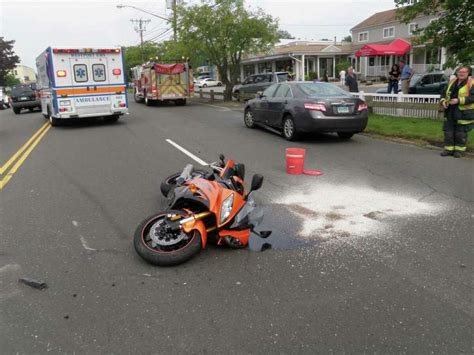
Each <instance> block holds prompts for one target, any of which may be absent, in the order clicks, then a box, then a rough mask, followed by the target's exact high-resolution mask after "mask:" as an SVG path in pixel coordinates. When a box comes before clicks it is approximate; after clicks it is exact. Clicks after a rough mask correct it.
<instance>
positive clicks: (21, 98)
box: [20, 96, 28, 101]
mask: <svg viewBox="0 0 474 355" xmlns="http://www.w3.org/2000/svg"><path fill="white" fill-rule="evenodd" d="M20 100H21V101H26V100H28V98H27V97H25V96H22V97H20Z"/></svg>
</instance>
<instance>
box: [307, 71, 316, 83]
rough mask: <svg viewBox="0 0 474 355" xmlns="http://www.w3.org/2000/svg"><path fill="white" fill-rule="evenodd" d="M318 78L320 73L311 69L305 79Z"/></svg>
mask: <svg viewBox="0 0 474 355" xmlns="http://www.w3.org/2000/svg"><path fill="white" fill-rule="evenodd" d="M317 78H318V73H316V72H314V71H310V72H309V73H308V75H305V77H304V80H305V81H313V80H316V79H317Z"/></svg>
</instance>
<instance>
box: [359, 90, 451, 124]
mask: <svg viewBox="0 0 474 355" xmlns="http://www.w3.org/2000/svg"><path fill="white" fill-rule="evenodd" d="M352 95H353V96H355V97H359V98H361V99H362V100H365V101H366V102H367V105H368V106H369V110H370V111H371V112H373V113H377V114H381V115H387V116H399V117H415V118H432V119H441V118H442V117H443V111H442V109H441V105H440V99H441V98H440V95H411V94H408V95H406V94H402V93H399V94H375V93H364V92H363V91H361V92H358V93H352Z"/></svg>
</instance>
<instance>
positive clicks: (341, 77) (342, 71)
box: [339, 69, 346, 85]
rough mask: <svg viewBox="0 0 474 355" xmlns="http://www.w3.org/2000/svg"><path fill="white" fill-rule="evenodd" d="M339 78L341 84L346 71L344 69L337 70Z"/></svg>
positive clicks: (344, 79)
mask: <svg viewBox="0 0 474 355" xmlns="http://www.w3.org/2000/svg"><path fill="white" fill-rule="evenodd" d="M339 79H341V85H344V83H345V82H346V71H345V70H344V69H342V70H341V71H340V72H339Z"/></svg>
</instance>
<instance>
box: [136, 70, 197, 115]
mask: <svg viewBox="0 0 474 355" xmlns="http://www.w3.org/2000/svg"><path fill="white" fill-rule="evenodd" d="M131 76H132V80H133V86H134V98H135V101H136V102H144V103H145V104H146V105H147V106H151V105H153V104H154V103H156V102H163V101H174V102H175V104H176V105H179V106H182V105H186V99H187V98H189V97H191V94H192V93H193V92H194V85H193V78H192V70H191V69H190V67H189V64H188V63H175V64H159V63H148V64H144V65H140V66H136V67H134V68H132V69H131Z"/></svg>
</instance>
